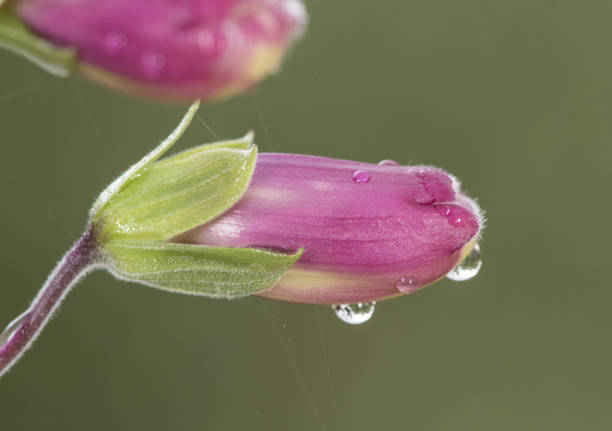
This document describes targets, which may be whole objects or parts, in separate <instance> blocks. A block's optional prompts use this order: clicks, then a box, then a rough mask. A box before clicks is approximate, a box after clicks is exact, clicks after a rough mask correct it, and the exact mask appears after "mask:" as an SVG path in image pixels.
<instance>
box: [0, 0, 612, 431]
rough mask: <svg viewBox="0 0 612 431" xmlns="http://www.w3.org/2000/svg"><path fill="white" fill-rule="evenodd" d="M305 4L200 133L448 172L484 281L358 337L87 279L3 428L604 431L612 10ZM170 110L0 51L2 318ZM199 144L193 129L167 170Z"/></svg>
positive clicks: (436, 295) (5, 391) (413, 301)
mask: <svg viewBox="0 0 612 431" xmlns="http://www.w3.org/2000/svg"><path fill="white" fill-rule="evenodd" d="M307 7H308V9H309V12H310V15H311V22H310V25H309V28H308V32H307V34H306V37H305V38H304V39H303V40H302V41H301V42H300V43H299V44H298V45H297V46H296V47H295V49H294V50H293V52H292V53H291V55H290V57H289V58H288V61H287V62H286V64H285V66H284V68H283V70H282V73H280V74H279V75H276V76H274V77H272V78H271V79H269V80H267V81H266V82H264V83H263V85H261V86H259V87H258V88H257V89H256V90H255V91H254V92H252V93H250V94H246V95H243V96H241V97H237V98H234V99H232V100H230V101H227V102H223V103H220V104H215V105H205V106H204V107H203V108H202V109H201V110H200V115H201V117H202V118H203V119H204V120H205V121H206V122H207V123H208V124H209V125H210V127H211V128H212V130H213V131H214V133H216V135H218V136H219V137H221V138H232V137H237V136H241V135H243V134H244V133H245V132H246V131H247V130H249V129H254V130H255V131H256V141H257V142H258V143H259V145H260V148H261V149H262V150H263V151H283V152H298V153H310V154H317V155H324V156H331V157H342V158H347V159H356V160H362V161H368V162H377V161H379V160H381V159H385V158H391V159H395V160H397V161H400V162H401V163H405V164H408V163H426V164H434V165H437V166H440V167H443V168H445V169H447V170H449V171H450V172H452V173H454V174H455V175H457V176H458V177H459V178H460V179H461V180H462V182H463V184H464V188H465V189H467V190H468V191H469V192H470V194H471V195H473V196H476V197H478V198H479V202H480V204H481V205H482V207H483V208H484V209H485V210H486V212H487V217H488V220H489V221H488V227H487V229H486V231H485V236H484V242H483V244H482V251H483V254H484V265H483V268H482V271H481V273H480V274H479V275H478V277H476V278H475V279H473V280H471V281H468V282H464V283H455V282H451V281H449V280H443V281H440V282H439V283H437V284H435V285H434V286H432V287H430V288H428V289H425V290H423V291H421V292H419V293H418V294H415V295H412V296H409V297H403V298H399V299H395V300H392V301H388V302H383V303H379V304H378V305H377V308H376V312H375V314H374V317H373V318H372V320H370V321H369V322H367V323H366V324H364V325H360V326H349V325H346V324H343V323H342V322H340V321H339V320H338V319H337V318H336V317H335V316H334V315H333V313H332V312H331V310H330V309H329V308H328V307H313V306H301V305H293V304H284V303H275V302H270V301H265V300H261V299H258V298H249V299H243V300H238V301H233V302H226V301H218V300H210V299H205V298H194V297H187V296H180V295H171V294H168V293H164V292H161V291H156V290H152V289H148V288H145V287H141V286H138V285H133V284H127V283H124V282H119V281H116V280H114V279H113V278H112V277H111V276H109V275H108V274H106V273H103V272H99V273H94V274H92V275H91V276H89V277H88V278H87V279H86V280H85V281H84V282H82V284H80V285H79V287H78V288H77V289H76V290H75V291H74V292H73V293H72V294H70V296H69V297H68V298H67V300H66V301H65V303H64V305H63V307H62V309H61V312H60V313H59V314H58V316H57V317H56V318H55V319H54V320H53V321H52V322H51V323H50V325H49V326H48V327H47V329H46V330H45V331H44V333H43V335H42V337H41V338H40V339H39V340H38V342H37V343H36V344H35V346H34V347H33V349H32V350H31V351H29V352H28V353H27V354H26V355H25V357H24V358H23V359H22V360H21V362H20V363H19V364H18V365H17V366H16V367H15V368H14V369H13V370H12V371H11V372H10V373H9V374H8V375H6V376H5V377H4V378H3V379H2V381H0V428H1V429H2V430H35V429H45V430H68V429H69V430H73V429H74V430H77V429H87V430H168V429H176V430H202V429H211V430H237V429H249V430H344V431H348V430H351V431H355V430H372V429H383V430H387V429H418V430H445V429H452V430H516V429H534V430H536V429H537V430H540V429H554V430H576V429H588V430H600V429H601V430H603V429H610V427H611V426H612V414H611V413H610V411H609V407H610V402H611V401H612V399H611V398H612V390H611V388H610V383H611V380H612V379H611V372H610V362H611V360H612V347H610V344H609V335H606V334H608V330H609V328H610V325H611V324H612V316H611V315H610V312H609V310H608V309H609V307H610V303H611V301H612V290H611V289H610V288H609V284H610V282H609V281H608V279H607V278H606V274H607V271H608V269H609V266H610V264H609V256H610V248H609V239H608V238H609V236H610V228H609V224H610V221H609V219H610V209H611V203H610V197H611V193H610V191H609V185H610V180H611V178H610V160H611V156H612V151H611V149H610V142H611V140H612V125H611V124H612V123H611V121H610V118H611V114H612V60H611V59H610V56H611V53H610V45H611V44H610V42H611V40H612V26H611V25H610V20H611V18H612V3H610V2H609V1H603V0H602V1H595V0H592V1H588V2H577V1H575V0H567V1H555V0H546V1H543V0H514V1H505V2H500V1H487V0H479V1H477V0H465V1H461V2H457V1H453V0H437V1H425V0H419V1H406V2H403V1H387V2H378V3H377V2H372V1H365V0H351V1H348V0H343V1H334V2H330V1H327V2H324V1H321V0H311V1H308V2H307ZM184 110H185V107H184V106H167V105H162V104H155V103H150V102H146V101H141V100H137V99H133V98H130V97H128V96H124V95H121V94H118V93H114V92H111V91H108V90H106V89H104V88H102V87H98V86H96V85H93V84H90V83H88V82H84V81H81V80H79V79H58V78H55V77H52V76H49V75H47V74H46V73H44V72H43V71H40V70H39V69H37V68H36V67H35V66H33V65H31V64H30V63H28V62H26V61H24V60H22V59H21V58H17V57H15V56H13V55H11V54H8V53H5V52H0V131H1V135H0V136H1V142H2V156H1V157H0V195H1V196H2V204H1V207H2V216H1V217H2V218H1V220H2V228H1V230H0V232H1V236H2V247H1V248H0V262H1V263H0V268H1V272H2V276H3V279H2V282H1V285H2V287H1V288H0V320H1V321H2V322H5V323H8V321H10V320H11V319H12V318H13V317H15V316H16V315H17V314H18V313H20V312H21V311H22V310H23V309H25V308H26V306H27V304H28V303H29V301H30V299H31V298H33V296H34V294H35V293H36V291H37V289H38V287H39V286H40V284H41V283H42V282H43V281H44V279H45V277H46V275H47V273H48V272H49V271H50V270H51V269H52V267H53V265H54V263H55V262H56V261H57V260H58V259H59V258H60V256H61V255H62V253H63V252H64V251H65V250H66V249H67V248H68V247H69V246H70V245H71V244H72V242H73V241H74V240H75V239H76V238H77V237H78V235H79V234H80V233H81V231H82V229H83V227H84V223H85V220H86V215H87V210H88V208H89V205H90V204H91V203H92V202H93V199H94V198H95V196H96V195H97V193H98V192H100V191H101V190H102V188H103V187H104V186H105V185H106V184H108V183H109V182H110V181H111V180H112V179H113V178H114V177H115V176H117V175H118V174H119V173H120V172H121V171H122V170H123V169H125V168H127V167H128V166H129V165H130V164H131V163H133V162H134V161H136V160H137V159H139V158H140V157H141V156H142V155H143V154H144V153H145V152H147V151H149V150H150V149H151V148H152V147H153V146H154V145H156V144H157V143H158V142H159V141H160V140H161V139H162V138H163V137H165V136H166V134H167V133H168V132H169V131H170V130H171V129H172V128H173V127H174V126H175V125H176V123H177V121H178V120H179V118H180V117H181V115H182V114H183V112H184ZM211 140H213V137H212V135H211V133H210V132H209V131H208V130H207V128H206V127H204V126H203V125H202V124H201V123H198V122H196V123H194V124H193V125H192V127H191V129H190V130H189V132H188V134H187V136H186V137H185V138H184V139H183V140H182V142H181V143H180V144H179V145H178V149H184V148H187V147H189V146H191V145H195V144H198V143H201V142H205V141H211ZM606 268H608V269H606Z"/></svg>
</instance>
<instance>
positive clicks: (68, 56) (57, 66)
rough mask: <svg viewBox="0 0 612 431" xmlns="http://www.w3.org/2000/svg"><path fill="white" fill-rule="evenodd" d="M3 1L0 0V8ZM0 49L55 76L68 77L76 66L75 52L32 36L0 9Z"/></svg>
mask: <svg viewBox="0 0 612 431" xmlns="http://www.w3.org/2000/svg"><path fill="white" fill-rule="evenodd" d="M4 1H5V0H0V7H2V5H3V3H4ZM0 47H3V48H6V49H8V50H9V51H12V52H14V53H15V54H18V55H21V56H23V57H25V58H27V59H28V60H30V61H32V62H33V63H35V64H37V65H38V66H40V67H42V68H43V69H45V70H46V71H48V72H50V73H52V74H54V75H57V76H62V77H64V76H68V75H70V74H71V73H72V71H73V70H74V67H75V64H76V51H75V50H74V49H72V48H60V47H57V46H55V45H52V44H50V43H49V42H47V41H45V40H43V39H41V38H39V37H38V36H36V35H34V34H33V33H32V32H30V30H28V29H27V28H26V27H25V26H24V25H23V24H22V23H21V22H20V21H19V20H18V19H17V18H15V17H14V16H13V15H11V14H10V13H9V12H8V11H6V10H4V9H0Z"/></svg>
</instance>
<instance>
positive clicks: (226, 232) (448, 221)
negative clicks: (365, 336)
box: [172, 154, 483, 304]
mask: <svg viewBox="0 0 612 431" xmlns="http://www.w3.org/2000/svg"><path fill="white" fill-rule="evenodd" d="M482 226H483V217H482V214H481V211H480V209H479V207H478V205H477V204H476V203H475V202H474V201H473V200H471V199H470V198H468V197H467V196H466V195H464V194H463V193H461V191H460V190H459V183H458V182H457V180H456V179H455V178H454V177H452V176H451V175H449V174H447V173H446V172H444V171H442V170H440V169H437V168H433V167H427V166H399V165H397V164H394V163H392V162H390V161H386V162H385V163H382V164H379V165H372V164H367V163H357V162H351V161H345V160H335V159H328V158H322V157H312V156H303V155H293V154H260V155H259V156H258V158H257V164H256V167H255V172H254V174H253V178H252V181H251V184H250V185H249V187H248V189H247V191H246V193H245V195H244V196H243V197H242V198H241V200H240V201H238V203H237V204H236V205H235V206H234V207H232V208H231V209H230V210H228V211H226V212H225V213H224V214H222V215H221V216H219V217H217V218H216V219H213V220H212V221H210V222H208V223H206V224H203V225H201V226H199V227H196V228H194V229H192V230H190V231H188V232H186V233H184V234H181V235H179V236H177V237H175V238H174V239H173V240H172V241H173V242H181V243H189V244H201V245H216V246H229V247H254V248H264V249H271V250H277V251H278V250H281V251H282V250H287V251H295V250H298V249H300V248H303V249H304V253H303V255H302V257H301V258H300V259H299V261H298V262H297V263H296V264H295V265H294V266H293V267H292V268H291V269H289V270H288V271H287V272H286V273H285V274H284V275H283V276H282V277H281V278H280V279H279V280H278V281H277V282H276V284H275V285H274V286H273V287H272V288H271V289H269V290H266V291H265V292H263V293H261V296H265V297H268V298H272V299H279V300H285V301H291V302H303V303H323V304H345V303H358V302H368V301H375V300H380V299H384V298H389V297H393V296H396V295H400V294H402V293H412V292H414V291H416V290H417V289H419V288H421V287H423V286H425V285H427V284H429V283H432V282H433V281H435V280H437V279H439V278H441V277H443V276H444V275H445V274H447V273H448V272H449V271H451V270H452V269H453V268H454V267H455V266H456V265H457V264H459V263H460V262H461V261H462V260H463V258H465V257H466V256H467V254H468V253H469V252H470V250H471V249H472V247H473V246H474V245H475V244H476V242H477V240H478V238H479V234H480V230H481V228H482Z"/></svg>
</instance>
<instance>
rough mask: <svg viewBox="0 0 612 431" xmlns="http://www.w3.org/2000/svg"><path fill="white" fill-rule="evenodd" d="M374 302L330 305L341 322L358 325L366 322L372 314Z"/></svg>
mask: <svg viewBox="0 0 612 431" xmlns="http://www.w3.org/2000/svg"><path fill="white" fill-rule="evenodd" d="M375 304H376V302H359V303H357V304H341V305H332V310H334V312H335V313H336V316H338V318H339V319H340V320H342V321H343V322H346V323H348V324H351V325H359V324H360V323H364V322H367V321H368V320H370V318H371V317H372V315H373V314H374V305H375Z"/></svg>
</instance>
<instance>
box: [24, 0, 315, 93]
mask: <svg viewBox="0 0 612 431" xmlns="http://www.w3.org/2000/svg"><path fill="white" fill-rule="evenodd" d="M15 10H16V13H17V14H18V15H19V16H20V17H21V18H22V19H23V21H24V22H25V23H26V25H28V26H29V27H30V28H32V29H33V30H34V31H35V32H37V33H39V34H40V35H42V36H43V37H45V38H46V39H48V40H50V41H51V42H54V43H56V44H59V45H62V46H71V47H75V48H76V49H77V53H78V58H79V60H81V61H82V62H83V63H82V65H81V67H80V71H81V72H82V73H84V74H85V75H87V76H89V77H91V78H92V79H95V80H98V81H102V82H104V83H106V84H108V85H110V86H112V87H117V88H119V89H122V90H125V91H129V92H132V93H141V94H144V95H154V96H158V97H164V98H170V99H195V98H201V99H214V98H220V97H225V96H227V95H230V94H234V93H237V92H239V91H242V90H244V89H246V88H249V87H250V86H252V85H253V84H255V83H256V82H257V81H259V80H260V79H262V78H263V77H264V76H266V75H268V74H269V73H270V72H273V71H274V70H275V69H276V68H277V67H278V65H279V63H280V60H281V58H282V57H283V55H284V53H285V51H286V50H287V48H288V46H289V45H290V43H291V42H292V41H293V40H294V39H295V38H297V37H298V36H299V35H300V34H301V33H302V32H303V29H304V26H305V24H306V12H305V9H304V7H303V5H302V3H301V1H300V0H181V1H176V0H103V1H100V0H69V1H66V0H19V1H18V2H17V3H16V6H15Z"/></svg>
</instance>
